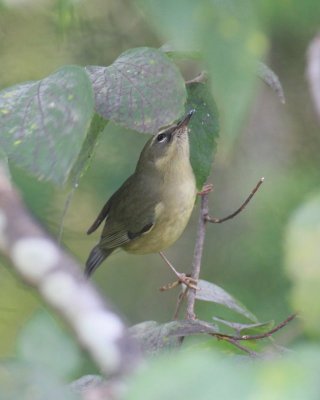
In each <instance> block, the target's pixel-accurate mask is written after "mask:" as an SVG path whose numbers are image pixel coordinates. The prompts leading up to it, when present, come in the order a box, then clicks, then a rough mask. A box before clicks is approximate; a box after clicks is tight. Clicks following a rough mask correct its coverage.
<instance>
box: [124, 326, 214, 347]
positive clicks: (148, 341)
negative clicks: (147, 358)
mask: <svg viewBox="0 0 320 400" xmlns="http://www.w3.org/2000/svg"><path fill="white" fill-rule="evenodd" d="M129 332H130V334H131V335H132V337H133V338H134V339H135V340H137V341H138V342H139V343H140V346H141V347H142V349H143V350H144V351H146V352H148V353H158V352H159V351H160V350H163V349H172V348H174V347H178V346H180V344H181V342H180V340H179V337H182V336H190V335H198V334H206V333H207V334H210V333H217V332H219V329H218V327H217V326H216V325H213V324H209V323H208V322H204V321H199V320H194V321H193V320H183V321H172V322H168V323H166V324H158V323H157V322H155V321H147V322H142V323H141V324H137V325H134V326H132V327H131V328H130V329H129Z"/></svg>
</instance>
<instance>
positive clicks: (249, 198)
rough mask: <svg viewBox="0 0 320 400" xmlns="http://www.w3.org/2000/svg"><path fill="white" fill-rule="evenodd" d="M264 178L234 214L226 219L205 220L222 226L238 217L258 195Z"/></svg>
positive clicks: (207, 217) (206, 217) (208, 216)
mask: <svg viewBox="0 0 320 400" xmlns="http://www.w3.org/2000/svg"><path fill="white" fill-rule="evenodd" d="M263 182H264V178H260V180H259V182H258V183H257V184H256V186H255V187H254V188H253V190H252V191H251V193H250V194H249V196H248V197H247V198H246V200H245V201H244V202H243V203H242V204H241V206H240V207H239V208H238V209H237V210H236V211H234V212H233V213H232V214H230V215H228V216H227V217H224V218H215V217H210V215H208V214H207V215H205V217H204V218H205V219H206V221H208V222H211V223H213V224H221V223H222V222H225V221H228V220H229V219H232V218H234V217H235V216H236V215H238V214H240V213H241V211H243V210H244V209H245V208H246V206H247V205H248V203H249V202H250V201H251V199H252V197H253V196H254V195H255V194H256V192H257V191H258V189H259V187H260V186H261V185H262V184H263Z"/></svg>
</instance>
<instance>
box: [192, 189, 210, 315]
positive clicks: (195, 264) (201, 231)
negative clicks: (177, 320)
mask: <svg viewBox="0 0 320 400" xmlns="http://www.w3.org/2000/svg"><path fill="white" fill-rule="evenodd" d="M208 213H209V192H206V193H204V194H203V195H202V196H201V205H200V215H199V222H198V230H197V237H196V244H195V248H194V253H193V261H192V270H191V278H192V279H194V280H196V281H198V279H199V276H200V269H201V260H202V253H203V246H204V240H205V236H206V222H207V221H206V218H205V217H206V215H208ZM195 301H196V291H195V289H188V295H187V319H195V317H196V315H195V312H194V305H195Z"/></svg>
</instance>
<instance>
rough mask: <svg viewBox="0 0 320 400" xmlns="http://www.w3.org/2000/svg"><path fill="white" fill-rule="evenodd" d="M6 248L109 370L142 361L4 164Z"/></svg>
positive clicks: (1, 210)
mask: <svg viewBox="0 0 320 400" xmlns="http://www.w3.org/2000/svg"><path fill="white" fill-rule="evenodd" d="M0 252H1V253H2V254H4V255H5V256H6V257H7V259H8V260H9V261H10V262H11V264H12V266H13V268H14V269H15V271H16V272H17V274H19V275H20V276H21V277H22V278H23V279H24V280H25V281H26V282H27V283H29V284H30V285H32V286H34V287H35V288H36V289H37V290H38V291H39V293H40V294H41V295H42V297H43V299H44V300H45V301H46V302H47V303H48V304H49V305H50V306H51V307H53V308H54V309H55V310H56V311H57V312H58V313H59V314H60V315H61V316H62V317H63V318H64V319H65V321H66V322H67V323H68V325H69V326H70V327H71V328H72V329H73V331H74V332H75V334H76V337H77V339H78V341H79V343H81V345H82V346H83V347H84V348H85V349H86V350H87V351H88V353H89V354H90V355H91V357H92V359H93V360H94V361H95V362H96V364H97V366H98V367H99V368H100V369H101V370H102V372H103V373H105V374H108V376H119V375H122V374H124V373H125V372H127V371H130V370H131V369H132V368H133V367H134V365H136V363H137V362H138V361H139V359H140V355H139V352H138V350H137V348H136V346H135V343H133V341H132V340H131V339H130V338H129V337H128V335H127V334H126V329H125V325H124V323H123V321H122V320H121V318H120V317H119V316H118V315H117V314H115V313H114V312H113V311H112V310H111V307H109V306H107V305H106V303H105V302H104V301H103V300H102V298H101V297H100V295H99V294H98V293H97V291H96V290H95V288H94V287H93V285H92V284H91V283H90V282H88V281H87V280H86V279H85V278H84V276H83V274H82V272H81V271H80V268H79V266H78V265H77V263H76V262H75V261H74V260H73V259H72V258H71V257H70V256H69V255H68V254H67V253H66V252H65V251H63V250H62V249H61V248H60V247H59V246H58V245H57V244H56V243H55V242H54V241H53V240H52V239H51V238H50V237H49V235H48V234H47V233H45V232H44V231H43V229H42V228H41V227H40V226H39V225H38V224H37V223H36V222H35V221H34V220H33V219H32V218H31V216H30V215H29V213H28V212H27V210H26V209H25V207H24V205H23V204H22V201H21V199H20V197H19V195H18V193H17V191H16V190H15V189H14V188H13V187H12V185H11V183H10V181H9V179H8V176H7V174H6V171H5V168H4V167H3V166H2V164H1V163H0Z"/></svg>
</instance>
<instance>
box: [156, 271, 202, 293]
mask: <svg viewBox="0 0 320 400" xmlns="http://www.w3.org/2000/svg"><path fill="white" fill-rule="evenodd" d="M197 283H198V282H197V280H196V279H193V278H191V277H190V276H188V275H186V274H179V276H178V280H176V281H174V282H171V283H168V284H167V285H164V286H162V287H161V288H160V291H161V292H164V291H165V290H170V289H174V288H175V287H177V286H179V285H181V284H183V285H185V286H187V288H188V289H194V290H198V287H197Z"/></svg>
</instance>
